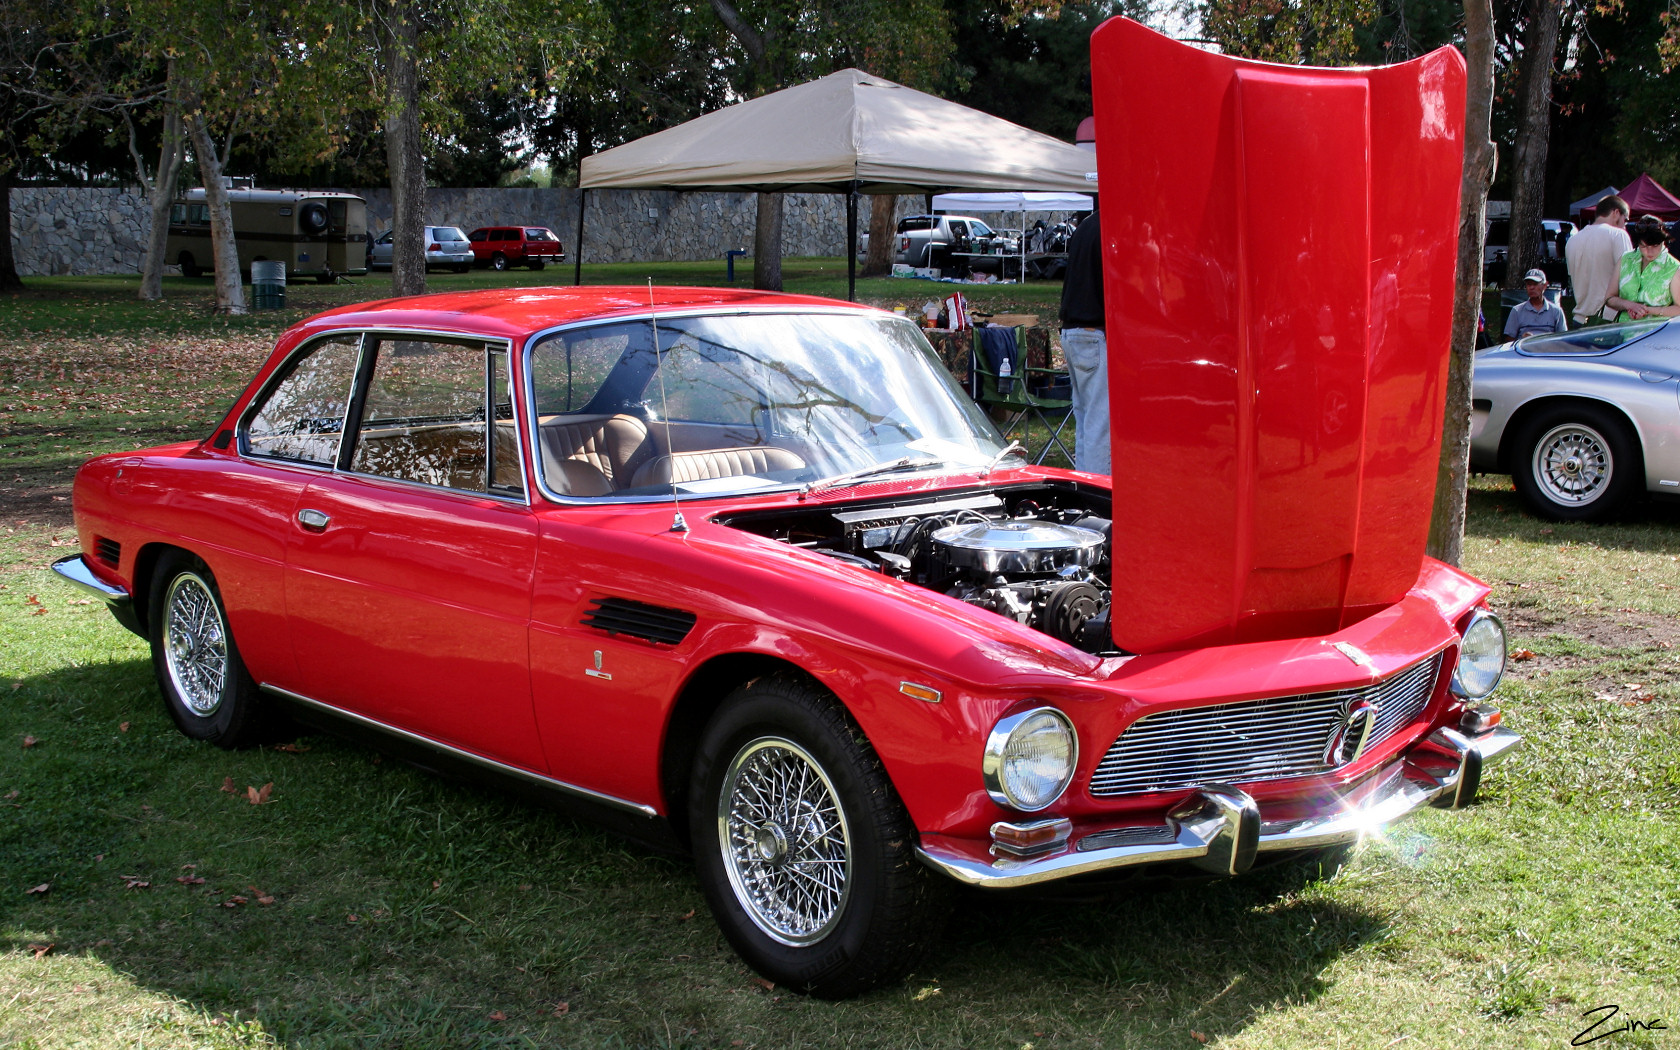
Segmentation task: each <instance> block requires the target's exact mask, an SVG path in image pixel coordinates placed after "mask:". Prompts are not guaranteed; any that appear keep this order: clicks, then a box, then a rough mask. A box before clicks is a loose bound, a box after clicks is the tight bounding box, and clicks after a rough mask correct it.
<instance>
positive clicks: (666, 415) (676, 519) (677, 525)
mask: <svg viewBox="0 0 1680 1050" xmlns="http://www.w3.org/2000/svg"><path fill="white" fill-rule="evenodd" d="M653 311H654V306H653V278H651V277H649V278H648V327H649V328H651V329H652V330H653V372H654V374H655V375H657V376H658V377H659V418H660V419H661V420H662V421H663V422H664V423H665V446H666V449H667V452H666V455H667V457H668V458H670V460H671V468H672V469H671V505H672V506H673V507H675V508H676V513H675V514H674V515H673V516H672V518H671V531H672V532H687V531H688V522H687V520H685V519H684V518H683V512H682V500H681V498H680V497H678V496H677V477H676V474H677V472H676V462H677V461H676V458H675V457H674V456H671V454H670V453H671V413H670V412H669V411H668V410H667V408H666V404H665V363H664V362H663V361H662V360H660V354H659V318H657V317H655V316H654V312H653Z"/></svg>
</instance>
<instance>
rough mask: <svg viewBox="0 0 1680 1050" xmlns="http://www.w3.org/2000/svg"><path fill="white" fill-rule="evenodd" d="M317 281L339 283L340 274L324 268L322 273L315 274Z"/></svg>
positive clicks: (319, 282) (318, 282)
mask: <svg viewBox="0 0 1680 1050" xmlns="http://www.w3.org/2000/svg"><path fill="white" fill-rule="evenodd" d="M315 283H316V284H337V283H338V274H336V273H333V272H332V271H331V270H322V271H321V272H320V273H318V274H316V275H315Z"/></svg>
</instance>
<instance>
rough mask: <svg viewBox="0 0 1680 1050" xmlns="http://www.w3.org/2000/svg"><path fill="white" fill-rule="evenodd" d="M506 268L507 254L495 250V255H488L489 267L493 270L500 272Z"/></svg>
mask: <svg viewBox="0 0 1680 1050" xmlns="http://www.w3.org/2000/svg"><path fill="white" fill-rule="evenodd" d="M507 268H508V257H507V256H505V255H503V254H502V253H501V252H497V253H496V254H495V255H492V256H490V269H492V270H495V271H496V272H497V273H501V272H502V271H503V270H505V269H507Z"/></svg>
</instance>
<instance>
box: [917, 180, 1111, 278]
mask: <svg viewBox="0 0 1680 1050" xmlns="http://www.w3.org/2000/svg"><path fill="white" fill-rule="evenodd" d="M1092 207H1093V205H1092V202H1091V195H1090V194H1088V193H1066V192H1062V193H1043V192H1037V193H1035V192H1023V191H1018V192H1015V193H941V194H938V195H937V196H935V197H934V198H933V210H934V211H1013V212H1019V213H1020V215H1021V279H1022V280H1026V274H1027V213H1028V212H1030V211H1090V210H1091V208H1092Z"/></svg>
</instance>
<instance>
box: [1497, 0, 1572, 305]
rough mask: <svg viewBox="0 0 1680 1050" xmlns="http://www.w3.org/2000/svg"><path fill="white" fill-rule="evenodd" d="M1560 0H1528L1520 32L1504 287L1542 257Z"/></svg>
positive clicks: (1515, 282)
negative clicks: (1523, 28)
mask: <svg viewBox="0 0 1680 1050" xmlns="http://www.w3.org/2000/svg"><path fill="white" fill-rule="evenodd" d="M1562 14H1563V7H1562V2H1561V0H1532V2H1531V5H1530V12H1529V19H1528V29H1527V30H1526V31H1525V32H1524V33H1523V74H1522V86H1521V89H1520V92H1519V98H1520V101H1521V106H1520V108H1519V110H1518V113H1517V141H1516V146H1515V148H1514V149H1513V150H1512V152H1511V238H1510V243H1509V245H1508V248H1507V252H1506V259H1507V260H1508V261H1507V264H1506V267H1505V287H1507V288H1521V287H1522V286H1523V274H1525V273H1527V272H1528V271H1529V270H1531V269H1533V268H1535V267H1537V266H1539V265H1541V263H1542V262H1544V261H1545V256H1544V252H1543V249H1542V248H1541V244H1540V220H1541V219H1543V218H1544V217H1545V216H1544V214H1543V213H1544V210H1545V198H1546V151H1547V147H1548V144H1549V142H1550V138H1551V129H1552V64H1553V61H1554V58H1555V56H1556V55H1557V43H1558V23H1559V21H1560V19H1561V17H1562Z"/></svg>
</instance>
